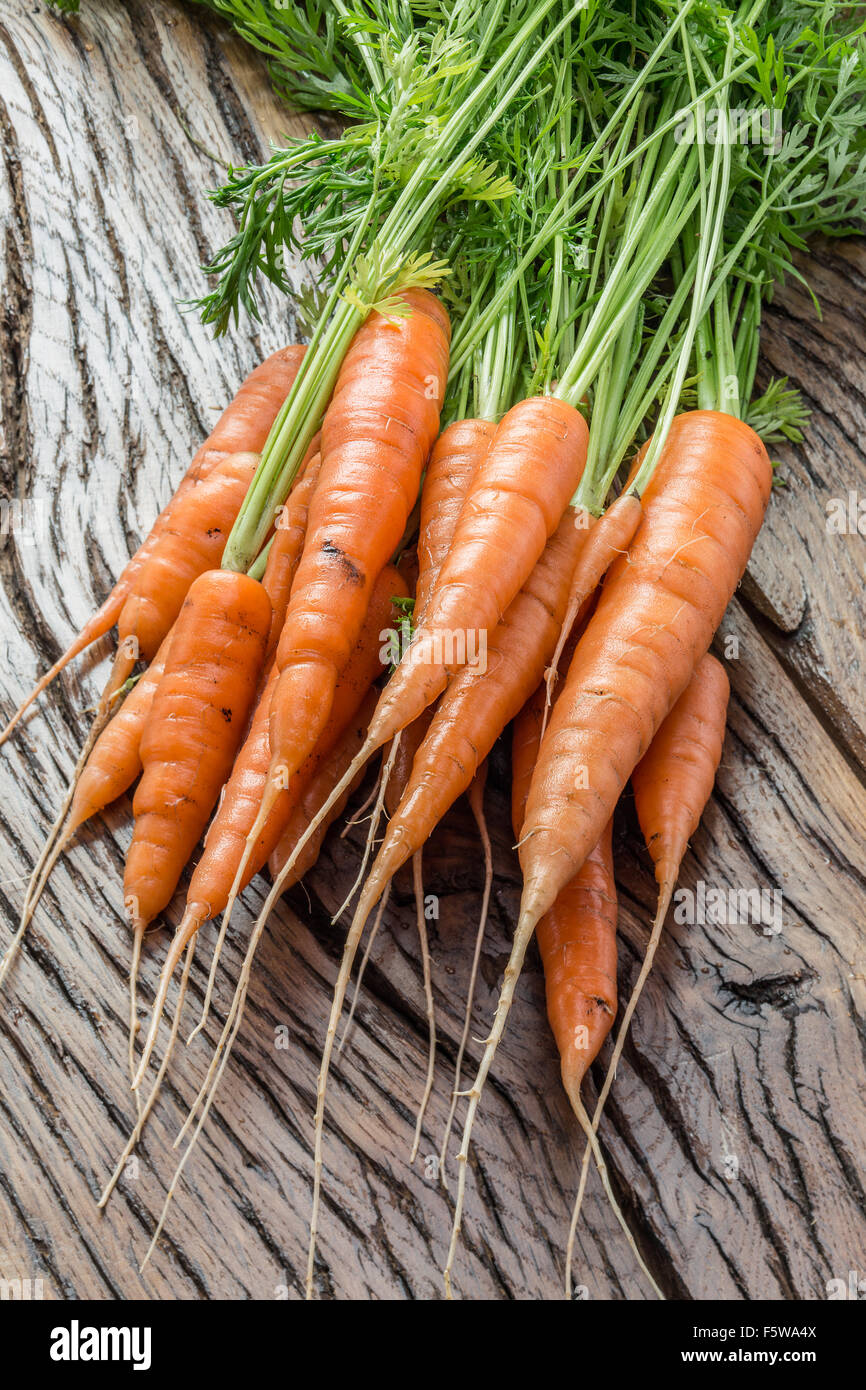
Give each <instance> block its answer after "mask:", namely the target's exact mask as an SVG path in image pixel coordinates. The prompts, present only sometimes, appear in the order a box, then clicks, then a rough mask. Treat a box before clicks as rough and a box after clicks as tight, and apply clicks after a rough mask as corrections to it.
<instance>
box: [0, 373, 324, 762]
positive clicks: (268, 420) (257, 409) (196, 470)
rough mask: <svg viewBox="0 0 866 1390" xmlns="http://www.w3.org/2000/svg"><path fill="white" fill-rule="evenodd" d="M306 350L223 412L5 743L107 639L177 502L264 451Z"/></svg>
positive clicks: (253, 376)
mask: <svg viewBox="0 0 866 1390" xmlns="http://www.w3.org/2000/svg"><path fill="white" fill-rule="evenodd" d="M305 351H306V349H305V348H304V347H295V346H292V347H285V348H280V350H279V351H278V352H274V353H272V354H271V356H270V357H268V358H266V359H265V361H264V362H261V363H259V365H258V366H257V367H256V368H254V370H253V371H252V372H251V373H250V374H249V376H248V377H247V378H246V380H245V381H244V382H243V383H242V385H241V387H240V390H239V391H238V393H237V395H236V396H235V398H234V400H233V401H232V403H231V405H229V406H228V407H227V409H226V410H224V411H223V413H222V415H221V416H220V418H219V420H218V421H217V423H216V425H215V426H214V429H213V431H212V432H211V434H210V435H209V436H208V438H207V439H206V440H205V442H204V443H203V444H202V446H201V448H200V449H199V450H198V452H197V453H196V454H195V456H194V457H193V460H192V462H191V463H190V465H189V468H188V469H187V471H186V473H185V474H184V477H183V478H182V480H181V482H180V484H179V485H178V488H177V490H176V492H175V493H174V496H173V497H172V499H171V501H170V502H169V503H168V504H167V505H166V506H165V507H164V508H163V509H162V511H161V512H160V514H159V516H158V517H157V519H156V521H155V522H154V524H153V526H152V527H151V530H150V533H149V535H148V536H147V538H146V540H144V541H143V542H142V544H141V545H140V546H139V548H138V550H137V551H136V552H135V554H134V555H133V556H132V557H131V558H130V559H129V560H128V561H127V563H126V565H125V566H124V568H123V571H122V572H121V575H120V578H119V579H118V580H117V583H116V584H115V585H114V588H113V589H112V590H111V593H110V594H109V595H108V598H107V599H105V601H104V603H102V605H101V606H100V607H99V609H98V610H97V612H96V613H94V615H93V617H92V618H90V619H89V621H88V622H87V623H86V624H85V626H84V627H83V628H82V629H81V631H80V632H79V634H78V636H77V637H76V638H75V640H74V641H73V642H72V643H71V645H70V646H69V647H68V648H67V650H66V651H65V652H64V653H63V655H62V656H60V657H59V658H58V659H57V661H55V663H54V665H53V666H52V667H51V668H50V670H48V671H46V673H45V675H44V676H42V677H41V678H40V679H39V681H37V683H36V685H35V686H34V688H33V689H32V690H31V692H30V694H29V695H28V696H27V697H26V699H25V700H23V701H22V703H21V704H20V705H19V707H18V709H17V710H16V711H15V713H14V714H13V715H12V718H11V719H10V720H9V722H8V724H7V725H6V727H5V729H3V730H2V732H0V744H3V743H4V742H5V740H6V739H7V738H8V737H9V735H10V734H11V732H12V730H13V729H14V728H15V726H16V724H17V723H18V721H19V720H20V719H21V716H22V715H23V714H24V713H25V712H26V710H27V709H28V708H29V707H30V705H31V704H32V703H33V701H34V700H35V699H36V698H37V696H39V695H40V694H41V693H42V691H43V690H45V689H46V687H47V686H48V685H50V684H51V682H52V681H53V680H54V677H55V676H58V675H59V674H60V672H61V671H63V670H64V669H65V667H66V666H68V665H69V663H70V661H72V660H74V658H75V657H76V656H79V655H80V654H81V652H83V651H85V650H86V649H87V648H88V647H90V646H92V645H93V643H94V642H96V641H98V640H99V638H100V637H104V636H105V634H106V633H107V632H109V631H110V630H111V628H112V627H113V626H114V624H115V623H116V622H117V620H118V618H119V616H120V612H121V609H122V608H123V604H124V600H125V599H126V596H127V594H128V592H129V590H130V588H131V586H132V584H133V581H134V580H135V578H136V576H137V575H138V574H139V573H140V571H141V570H142V569H143V568H144V567H145V566H146V564H147V562H148V561H149V559H150V556H151V554H152V553H153V550H154V548H155V546H156V544H157V542H158V540H159V538H160V536H161V535H162V533H163V531H164V530H165V528H166V526H167V525H168V523H169V519H170V518H171V515H172V512H173V509H174V506H175V503H176V502H177V501H178V500H179V499H180V498H181V497H182V496H183V495H184V494H185V493H186V492H187V491H188V490H189V488H191V487H192V486H193V485H194V484H196V483H198V482H201V481H202V480H203V479H204V478H206V477H207V476H208V474H209V473H210V472H211V471H212V470H213V469H214V468H215V467H216V466H217V464H218V463H220V462H221V461H222V459H224V458H225V457H226V456H227V455H228V454H235V453H242V452H254V453H258V452H259V450H261V449H262V448H263V446H264V443H265V440H266V439H267V437H268V434H269V432H270V428H271V425H272V424H273V423H274V420H275V419H276V417H277V413H278V411H279V409H280V406H281V405H282V403H283V401H284V400H285V398H286V396H287V395H288V393H289V390H290V388H291V385H292V382H293V381H294V379H295V377H296V376H297V373H298V369H299V367H300V365H301V362H302V360H303V357H304V353H305ZM119 683H120V684H122V683H123V682H119Z"/></svg>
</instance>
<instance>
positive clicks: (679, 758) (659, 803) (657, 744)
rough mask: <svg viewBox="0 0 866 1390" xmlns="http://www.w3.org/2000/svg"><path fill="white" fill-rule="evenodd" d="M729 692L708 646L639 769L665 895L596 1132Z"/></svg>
mask: <svg viewBox="0 0 866 1390" xmlns="http://www.w3.org/2000/svg"><path fill="white" fill-rule="evenodd" d="M729 695H730V684H729V682H728V677H727V674H726V672H725V669H724V667H723V666H722V665H721V663H720V662H718V661H717V660H716V658H715V657H714V656H711V655H710V654H709V653H707V654H706V655H705V656H704V657H702V659H701V660H700V661H699V662H698V664H697V666H696V667H695V670H694V673H693V675H692V678H691V680H690V681H689V684H688V685H687V686H686V688H685V690H684V691H683V693H682V695H681V696H680V698H679V699H678V700H677V702H676V704H675V705H674V707H673V709H672V710H671V712H670V714H669V715H668V716H667V718H666V719H665V721H664V722H663V724H662V725H661V727H660V729H659V730H658V733H657V734H656V736H655V738H654V739H653V741H652V743H651V744H650V747H649V751H648V752H647V753H646V754H645V755H644V757H643V758H642V759H641V761H640V762H639V763H638V765H637V767H636V768H635V770H634V772H633V773H632V786H633V788H634V798H635V806H636V808H637V814H638V820H639V821H640V826H641V830H642V831H643V836H644V839H645V841H646V844H647V848H648V850H649V852H650V854H651V856H652V859H653V863H654V864H655V872H656V879H657V881H658V885H659V902H658V909H657V911H656V915H655V919H654V921H653V925H652V930H651V932H650V938H649V942H648V944H647V949H646V954H645V956H644V960H643V964H642V965H641V968H640V971H639V973H638V977H637V979H636V981H635V984H634V988H633V990H632V992H631V995H630V997H629V1001H628V1004H627V1006H626V1010H625V1013H624V1014H623V1018H622V1022H621V1023H620V1026H619V1032H618V1033H617V1038H616V1043H615V1046H614V1049H613V1054H612V1056H611V1059H610V1064H609V1066H608V1070H607V1075H606V1076H605V1079H604V1085H603V1086H602V1088H601V1091H600V1092H599V1096H598V1101H597V1102H596V1107H595V1113H594V1115H593V1117H592V1134H593V1135H594V1134H595V1133H596V1131H597V1130H598V1125H599V1121H600V1119H601V1115H602V1111H603V1110H604V1105H605V1102H606V1100H607V1097H608V1094H609V1092H610V1088H611V1086H612V1085H613V1079H614V1076H615V1074H616V1068H617V1063H618V1062H619V1059H620V1057H621V1055H622V1050H623V1047H624V1046H625V1040H626V1037H627V1036H628V1030H629V1026H630V1024H631V1020H632V1018H633V1016H634V1012H635V1009H636V1008H637V1004H638V1000H639V999H640V996H641V992H642V990H643V987H644V985H645V984H646V981H647V978H648V976H649V973H650V970H651V969H652V964H653V960H654V959H655V953H656V948H657V947H658V943H659V940H660V939H661V933H662V928H663V926H664V922H665V918H666V916H667V912H668V907H669V906H670V901H671V897H672V895H673V891H674V888H675V886H676V882H677V878H678V876H679V870H680V864H681V863H682V860H683V856H684V855H685V852H686V848H687V846H688V842H689V840H690V839H691V837H692V835H693V834H694V832H695V831H696V830H697V828H698V824H699V822H700V819H701V816H702V815H703V813H704V809H705V807H706V804H707V802H708V801H709V799H710V796H711V794H712V790H713V783H714V782H715V780H716V772H717V771H718V767H719V763H720V762H721V759H722V744H723V742H724V737H725V716H726V713H727V708H728V698H729ZM589 1157H590V1147H589V1145H588V1146H587V1149H586V1152H585V1153H584V1157H583V1165H582V1168H581V1175H580V1187H579V1189H578V1194H577V1201H576V1203H575V1208H574V1214H573V1217H572V1223H571V1229H572V1232H574V1231H575V1229H576V1227H577V1222H578V1219H579V1217H580V1209H581V1204H582V1201H583V1193H584V1189H585V1186H586V1176H587V1170H588V1167H589Z"/></svg>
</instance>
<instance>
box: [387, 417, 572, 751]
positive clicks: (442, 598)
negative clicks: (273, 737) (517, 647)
mask: <svg viewBox="0 0 866 1390" xmlns="http://www.w3.org/2000/svg"><path fill="white" fill-rule="evenodd" d="M586 444H587V428H586V423H585V421H584V419H583V416H582V415H581V414H580V413H579V412H578V411H576V410H575V409H573V407H572V406H570V405H567V404H566V403H565V402H564V401H560V400H557V399H556V398H555V397H553V396H545V397H532V398H530V399H529V400H525V401H521V402H520V403H519V404H518V405H515V406H513V407H512V409H511V410H509V411H508V412H507V413H506V414H505V415H504V416H503V418H502V420H501V421H500V422H499V425H498V426H497V428H496V431H495V434H494V436H493V439H492V441H491V443H490V446H489V449H488V452H487V455H486V457H485V459H484V460H483V462H482V463H481V464H480V466H479V467H478V469H477V471H476V473H475V475H474V477H473V479H472V484H471V486H470V489H469V493H468V495H467V497H466V500H465V502H464V504H463V507H462V509H461V511H460V515H459V517H458V520H457V525H456V528H455V532H454V537H453V540H452V542H451V545H450V547H449V550H448V555H447V557H446V559H445V560H444V562H443V564H442V567H441V570H440V572H439V575H438V578H437V581H436V586H435V591H434V593H433V595H432V598H431V600H430V603H429V605H428V608H427V611H426V612H425V614H424V618H423V621H422V622H421V624H420V625H419V626H418V627H417V628H416V630H415V633H414V635H413V638H412V644H411V646H410V648H409V650H408V651H407V653H406V655H405V657H404V658H403V660H402V661H401V663H400V665H399V667H398V668H397V670H396V671H395V672H394V675H393V676H392V678H391V680H390V681H389V682H388V685H387V686H386V687H385V691H384V692H383V696H382V700H381V703H380V706H379V710H378V711H377V714H376V717H375V719H374V720H373V722H372V724H371V726H370V730H369V734H368V738H367V749H368V752H369V753H372V752H373V751H374V750H375V749H376V748H379V747H381V745H382V744H383V743H385V742H387V740H388V739H390V738H393V737H394V735H395V734H397V733H399V732H400V730H401V729H403V728H405V727H406V725H407V724H408V723H409V722H410V721H411V720H412V719H414V718H416V716H417V715H418V714H420V712H421V710H423V709H425V708H426V706H427V705H429V704H431V703H432V701H433V700H434V699H435V698H436V696H437V695H439V694H440V693H441V692H442V690H444V688H445V686H446V684H447V682H448V678H449V675H450V674H452V673H453V672H454V671H455V670H457V669H458V668H459V667H460V666H461V665H462V664H463V662H464V661H465V660H466V653H467V650H468V649H469V647H470V645H471V644H472V643H473V642H474V641H476V640H478V641H479V642H480V640H481V634H482V633H487V632H489V631H490V630H491V629H492V628H494V627H495V626H496V624H497V623H498V622H499V620H500V618H501V617H502V615H503V613H504V612H505V611H506V609H507V608H508V606H509V604H510V603H511V601H512V599H513V598H515V597H516V595H517V594H518V593H519V592H520V590H521V588H522V587H523V585H524V584H525V582H526V580H527V579H528V578H529V575H530V574H531V573H532V568H533V566H534V565H535V563H536V561H537V560H538V559H539V557H540V556H541V553H542V551H543V550H544V547H545V544H546V542H547V540H548V539H549V537H550V536H552V535H553V533H554V531H555V530H556V528H557V526H558V525H559V524H560V521H561V519H562V515H563V513H564V511H565V509H566V506H567V505H568V500H569V498H570V497H571V495H572V493H573V492H574V490H575V488H576V487H577V484H578V482H579V480H580V475H581V473H582V472H583V465H584V462H585V460H586Z"/></svg>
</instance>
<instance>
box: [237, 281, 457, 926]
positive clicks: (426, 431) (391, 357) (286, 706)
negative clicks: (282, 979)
mask: <svg viewBox="0 0 866 1390" xmlns="http://www.w3.org/2000/svg"><path fill="white" fill-rule="evenodd" d="M403 299H404V300H405V303H406V305H407V309H408V312H407V313H406V315H405V317H402V318H398V319H386V318H384V317H383V316H382V315H381V314H378V313H373V314H371V315H370V317H369V318H368V319H367V321H366V322H365V324H364V325H363V327H362V328H360V329H359V331H358V332H357V333H356V334H355V337H354V338H353V339H352V342H351V345H350V347H349V350H348V352H347V353H346V356H345V359H344V361H343V364H342V366H341V368H340V373H339V376H338V378H337V384H336V387H335V390H334V394H333V398H332V400H331V404H330V405H329V407H328V409H327V411H326V412H325V418H324V421H323V423H322V464H321V469H320V472H319V481H318V484H317V487H316V490H315V493H314V495H313V499H312V502H311V504H310V511H309V518H308V526H307V534H306V539H305V542H304V550H303V554H302V556H301V561H300V564H299V566H298V572H297V574H296V576H295V582H294V585H293V588H292V596H291V599H290V601H289V606H288V609H287V611H286V618H285V622H284V624H283V630H282V634H281V636H280V641H279V644H278V646H277V655H276V665H277V670H278V672H279V675H278V678H277V682H276V685H275V687H274V691H273V696H272V699H271V722H270V743H271V767H270V771H269V774H268V781H267V785H266V787H265V791H264V794H263V796H262V803H261V807H260V809H259V815H258V818H257V820H256V823H255V825H254V826H253V827H252V829H251V831H250V834H249V838H248V841H247V851H246V854H245V856H244V858H243V860H242V861H241V865H240V866H239V868H238V873H237V875H236V876H235V883H234V885H233V888H232V894H231V899H232V900H233V899H234V897H235V896H236V894H237V892H238V890H239V887H240V881H241V877H242V875H243V873H244V871H245V869H246V861H247V858H248V856H249V855H250V854H251V853H252V847H253V845H254V843H255V840H256V838H257V837H258V835H259V832H260V830H261V827H262V826H263V825H264V823H265V821H266V820H267V817H268V816H269V814H270V811H271V807H272V805H273V803H274V801H275V799H276V797H277V796H278V794H279V791H280V788H281V786H285V785H287V783H288V782H289V780H290V779H291V777H292V776H293V775H294V773H295V772H296V771H297V769H298V768H299V767H300V766H301V765H302V763H303V761H304V759H305V758H306V757H307V755H308V754H309V753H310V751H311V750H312V749H313V748H314V747H315V745H316V741H317V739H318V737H319V735H320V733H321V731H322V729H324V727H325V726H326V724H327V721H328V716H329V712H330V707H331V702H332V700H333V696H334V689H335V687H336V683H337V679H338V677H339V674H340V671H341V670H342V669H343V667H344V666H345V664H346V662H347V660H348V658H349V654H350V652H351V650H352V648H353V647H354V645H355V643H356V642H357V639H358V634H359V632H360V630H361V627H362V624H363V622H364V615H365V613H366V612H367V608H368V606H369V602H370V595H371V593H372V589H373V585H374V584H375V581H376V577H377V576H378V574H379V573H380V572H381V571H382V569H383V568H384V566H385V564H386V563H387V561H388V559H389V557H390V556H391V555H392V554H393V552H394V549H395V547H396V546H397V544H398V542H399V541H400V539H401V537H402V535H403V532H404V528H405V525H406V520H407V518H408V516H409V513H410V511H411V509H412V507H413V505H414V502H415V498H416V496H417V493H418V487H419V483H420V480H421V470H422V469H423V467H424V465H425V463H426V462H427V456H428V454H429V452H430V449H431V447H432V445H433V442H434V440H435V438H436V433H437V430H438V424H439V412H440V410H441V407H442V400H443V393H444V390H445V382H446V378H447V375H448V343H449V338H450V326H449V323H448V317H447V315H446V313H445V311H444V309H443V308H442V306H441V304H440V303H439V301H438V300H437V299H436V298H435V297H434V296H433V295H432V294H430V293H429V292H428V291H426V290H412V291H408V292H407V293H406V294H405V295H404V296H403ZM354 775H355V774H354V772H353V773H352V776H351V777H350V778H349V779H348V780H349V781H352V780H353V779H354Z"/></svg>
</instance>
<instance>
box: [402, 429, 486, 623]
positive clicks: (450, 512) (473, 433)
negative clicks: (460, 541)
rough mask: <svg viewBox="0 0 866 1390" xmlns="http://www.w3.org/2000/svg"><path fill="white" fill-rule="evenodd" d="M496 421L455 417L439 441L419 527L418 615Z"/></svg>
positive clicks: (423, 496) (425, 604)
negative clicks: (492, 422)
mask: <svg viewBox="0 0 866 1390" xmlns="http://www.w3.org/2000/svg"><path fill="white" fill-rule="evenodd" d="M494 432H495V426H494V425H492V424H491V423H490V421H489V420H457V421H455V422H454V424H452V425H449V426H448V428H447V429H444V430H443V431H442V433H441V434H440V436H439V438H438V439H437V441H436V444H435V445H434V448H433V453H432V454H431V455H430V462H429V464H428V465H427V474H426V477H425V478H424V487H423V489H422V492H421V517H420V524H419V528H418V584H417V588H416V591H415V610H414V615H413V616H414V619H415V622H416V623H418V622H420V620H421V619H422V617H423V616H424V614H425V613H426V611H427V607H428V604H429V602H430V597H431V595H432V593H433V590H434V588H435V587H436V584H437V582H438V579H439V572H440V570H441V568H442V565H443V562H444V561H445V559H446V557H447V555H448V552H449V550H450V548H451V544H452V541H453V538H454V531H455V528H456V525H457V520H458V518H459V516H460V512H461V510H462V508H463V503H464V502H465V500H466V494H467V492H468V491H469V488H470V487H471V486H472V482H473V480H474V478H475V476H476V474H477V472H478V468H479V466H480V464H481V463H482V461H483V460H484V458H485V456H486V454H487V451H488V450H489V448H490V444H491V441H492V439H493V435H494Z"/></svg>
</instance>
